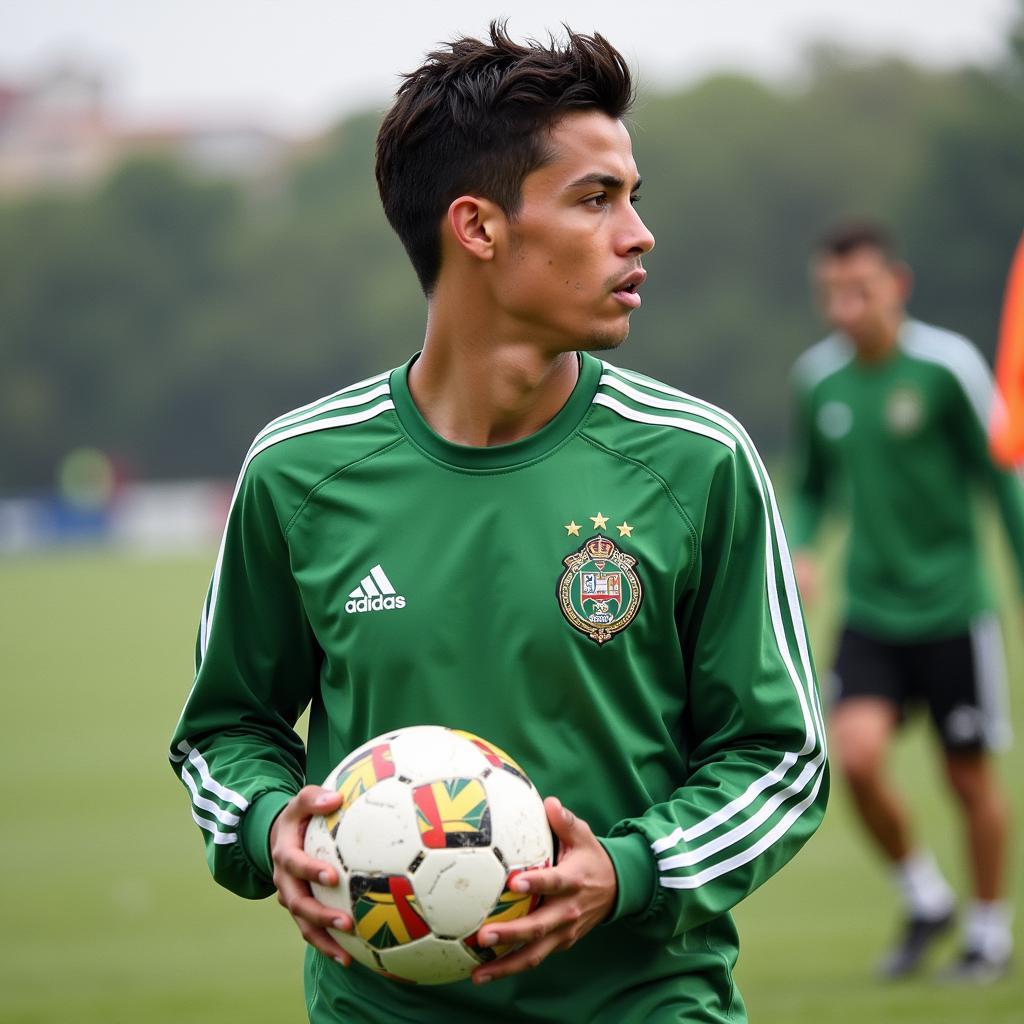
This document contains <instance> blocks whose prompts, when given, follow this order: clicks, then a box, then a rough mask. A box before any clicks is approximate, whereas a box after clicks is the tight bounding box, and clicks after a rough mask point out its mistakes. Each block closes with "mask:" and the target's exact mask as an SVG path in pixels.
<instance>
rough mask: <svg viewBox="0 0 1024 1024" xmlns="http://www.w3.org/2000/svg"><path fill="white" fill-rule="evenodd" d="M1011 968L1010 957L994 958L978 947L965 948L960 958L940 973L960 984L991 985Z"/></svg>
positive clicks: (945, 979)
mask: <svg viewBox="0 0 1024 1024" xmlns="http://www.w3.org/2000/svg"><path fill="white" fill-rule="evenodd" d="M1009 969H1010V958H1009V956H1004V957H1001V958H993V957H990V956H986V955H985V954H984V953H982V952H981V951H980V950H977V949H965V950H964V951H963V952H962V953H961V954H960V957H959V959H957V960H956V962H955V963H953V964H952V965H951V966H949V967H947V968H946V970H944V971H943V972H942V974H941V975H940V977H941V979H942V980H943V981H949V982H955V983H958V984H973V985H989V984H991V983H992V982H993V981H998V980H999V979H1000V978H1001V977H1003V975H1004V974H1006V973H1007V972H1008V971H1009Z"/></svg>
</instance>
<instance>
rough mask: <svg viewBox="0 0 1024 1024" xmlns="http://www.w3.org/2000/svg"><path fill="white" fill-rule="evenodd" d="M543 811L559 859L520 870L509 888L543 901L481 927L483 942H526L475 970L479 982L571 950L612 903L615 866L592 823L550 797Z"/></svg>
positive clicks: (605, 914)
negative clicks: (512, 917)
mask: <svg viewBox="0 0 1024 1024" xmlns="http://www.w3.org/2000/svg"><path fill="white" fill-rule="evenodd" d="M544 809H545V810H546V811H547V815H548V822H549V823H550V825H551V831H552V832H554V833H555V835H556V836H557V837H558V843H559V853H558V863H557V865H556V866H555V867H553V868H538V869H537V870H535V871H524V872H523V873H522V874H521V875H519V877H518V878H516V879H515V880H514V881H513V882H512V888H513V889H515V890H518V891H519V892H531V893H537V894H538V895H540V896H543V897H544V902H543V903H542V904H541V905H540V906H539V907H538V908H537V909H536V910H535V911H534V912H533V913H532V914H527V915H526V916H525V917H521V918H519V919H518V920H514V921H502V922H501V923H496V924H486V925H484V926H483V928H481V929H480V932H479V941H480V944H481V945H482V946H498V945H505V944H506V943H509V944H515V943H520V942H522V943H525V945H524V946H522V947H521V948H520V949H517V950H514V951H513V952H511V953H508V954H506V955H505V956H503V957H500V958H499V959H497V960H493V961H492V962H491V963H488V964H483V965H481V966H480V967H478V968H477V969H476V970H475V971H473V981H475V982H476V983H477V984H481V985H482V984H483V983H484V982H488V981H491V980H493V979H494V978H505V977H507V976H508V975H510V974H519V973H520V972H522V971H529V970H532V969H533V968H534V967H537V966H538V965H539V964H540V963H542V962H543V961H544V960H546V959H547V958H548V956H550V955H551V954H552V953H554V952H556V951H557V950H562V949H569V948H570V947H571V946H574V945H575V944H576V943H577V942H578V941H579V940H580V939H581V938H582V937H583V936H584V935H586V934H587V932H589V931H590V930H591V928H593V927H594V926H595V925H598V924H600V923H601V922H602V921H603V920H604V919H605V918H606V917H607V916H608V914H609V912H610V911H611V909H612V907H613V906H614V904H615V896H616V892H617V882H616V878H615V868H614V866H613V865H612V862H611V858H609V856H608V854H607V853H605V849H604V847H603V846H602V845H601V844H600V843H599V842H598V841H597V839H596V838H595V837H594V833H593V832H591V830H590V826H589V825H588V824H587V823H586V822H585V821H583V820H582V819H581V818H577V817H576V815H574V814H573V813H572V812H571V811H570V810H568V809H567V808H565V807H563V806H562V804H561V802H560V801H559V800H557V799H556V798H555V797H553V796H549V797H548V798H547V799H546V800H545V801H544Z"/></svg>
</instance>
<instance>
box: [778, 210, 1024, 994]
mask: <svg viewBox="0 0 1024 1024" xmlns="http://www.w3.org/2000/svg"><path fill="white" fill-rule="evenodd" d="M813 273H814V279H815V285H816V288H817V291H818V297H819V299H820V303H821V307H822V310H823V312H824V316H825V319H826V320H827V321H828V322H829V323H830V324H831V325H832V327H833V328H834V329H835V332H834V333H833V334H831V335H830V336H829V337H827V338H826V339H825V340H824V341H822V342H820V343H819V344H817V345H815V346H814V347H813V348H811V349H810V350H809V351H808V352H806V353H805V354H804V355H803V356H802V357H801V358H800V360H798V362H797V364H796V367H795V371H794V379H795V384H796V402H797V417H796V420H797V431H796V432H797V442H798V453H799V467H798V473H797V481H796V505H795V510H794V517H793V522H792V523H791V527H792V531H793V544H794V549H796V554H795V556H794V562H795V564H796V567H797V576H798V578H799V579H800V584H801V589H802V590H803V593H804V597H805V599H807V600H811V599H813V597H814V595H815V592H816V589H817V582H816V576H817V573H816V569H815V563H814V561H813V559H812V557H811V556H810V554H809V553H808V552H807V551H806V550H805V549H806V547H807V545H809V544H810V543H811V541H812V539H813V537H814V533H815V529H816V526H817V524H818V522H819V520H820V518H821V515H822V511H823V509H824V507H825V505H826V502H827V500H828V499H829V498H830V497H832V496H834V495H835V494H836V493H838V492H840V491H841V492H842V494H843V495H844V496H845V497H846V504H847V506H848V512H849V517H850V520H851V527H852V530H851V537H850V546H849V564H848V572H847V609H846V628H845V630H844V632H843V634H842V637H841V640H840V643H839V652H838V656H837V660H836V666H835V673H834V674H835V677H836V680H837V687H838V690H837V693H836V694H835V701H836V703H835V707H834V710H833V712H832V715H831V727H832V733H833V737H834V741H835V743H836V745H837V749H838V756H839V760H840V764H841V767H842V771H843V774H844V775H845V776H846V778H847V780H848V782H849V784H850V791H851V794H852V796H853V800H854V805H855V807H856V808H857V811H858V812H859V815H860V817H861V818H862V820H863V822H864V825H865V826H866V828H867V831H868V833H869V835H870V836H871V838H872V839H873V840H874V842H875V843H876V844H877V846H878V847H879V848H880V850H881V851H882V853H883V855H884V856H885V857H886V859H887V860H888V861H889V862H890V864H891V865H892V868H893V875H894V879H895V881H896V882H897V884H898V886H899V889H900V891H901V892H902V894H903V898H904V901H905V905H906V918H907V920H906V922H905V927H904V932H903V935H902V937H901V939H900V941H899V943H898V944H897V945H896V947H895V948H894V949H893V950H892V951H891V952H890V953H889V954H888V955H887V956H886V957H885V959H884V960H883V961H882V964H881V968H880V969H881V972H882V974H883V975H884V976H887V977H892V978H895V977H900V976H902V975H905V974H907V973H909V972H911V971H913V970H915V969H916V968H917V967H918V966H919V965H920V964H921V961H922V958H923V956H924V954H925V952H926V951H927V949H928V947H929V945H930V944H931V943H932V941H933V940H934V939H935V938H937V937H938V936H939V935H940V934H941V933H942V932H943V931H945V930H946V929H948V928H949V927H950V926H951V924H952V921H953V911H954V898H953V893H952V891H951V889H950V887H949V885H948V884H947V883H946V881H945V879H944V878H943V876H942V875H941V873H940V872H939V869H938V867H937V866H936V864H935V861H934V859H933V858H932V856H931V855H930V854H929V853H928V852H927V851H926V850H924V849H921V848H919V846H918V844H917V841H916V840H915V838H914V834H913V830H912V827H911V823H910V820H909V815H908V812H907V810H906V808H905V806H904V804H903V802H902V801H901V799H900V797H899V796H898V794H897V792H896V789H895V788H894V787H893V785H892V784H891V782H890V780H889V779H888V777H887V776H886V773H885V760H886V754H887V752H888V748H889V744H890V741H891V740H892V738H893V734H894V732H895V730H896V729H897V728H898V726H899V725H900V724H901V723H902V721H903V719H904V717H905V715H906V713H907V711H908V710H909V709H910V708H911V707H912V706H913V705H916V704H924V705H925V706H927V708H928V711H929V713H930V715H931V718H932V721H933V723H934V725H935V727H936V729H937V730H938V733H939V736H940V739H941V742H942V750H943V767H944V769H945V775H946V779H947V781H948V783H949V785H950V786H951V788H952V790H953V792H954V793H955V795H956V797H957V799H958V801H959V804H960V807H961V809H962V811H963V813H964V818H965V824H966V831H967V849H968V852H969V859H970V869H971V875H972V878H973V884H974V902H972V903H971V904H970V906H969V908H968V912H967V915H966V935H965V940H966V941H965V946H964V950H963V953H962V956H961V958H960V960H959V962H958V964H957V965H955V967H954V969H953V970H952V971H951V972H950V973H951V974H952V976H953V977H957V978H964V979H988V978H992V977H995V976H997V975H999V974H1000V973H1002V971H1003V970H1004V969H1005V967H1006V965H1007V963H1008V961H1009V956H1010V947H1011V937H1010V923H1009V908H1008V906H1007V903H1006V901H1005V900H1006V893H1005V887H1006V869H1007V862H1006V858H1007V832H1008V828H1009V825H1008V818H1007V806H1006V800H1005V798H1004V796H1003V793H1002V791H1001V789H1000V787H999V784H998V782H997V779H996V776H995V774H994V772H993V768H992V765H991V763H990V759H989V757H988V752H989V751H991V750H993V749H995V748H998V747H1000V746H1002V745H1003V744H1005V743H1006V742H1007V740H1008V738H1009V719H1008V715H1007V709H1006V705H1005V702H1004V689H1005V680H1004V667H1003V661H1002V650H1001V643H1000V637H999V626H998V623H997V620H996V617H995V615H994V614H993V612H992V610H991V609H992V604H991V599H990V595H989V591H988V587H987V585H986V582H985V580H984V577H983V572H982V566H981V561H980V557H979V551H978V538H977V528H976V524H975V520H974V514H973V508H972V500H973V493H972V492H973V491H974V490H975V489H976V488H975V485H977V484H980V485H982V486H984V487H986V488H988V489H989V490H990V491H991V492H992V493H993V494H994V495H995V497H996V499H997V501H998V504H999V508H1000V510H1001V512H1002V517H1003V521H1004V522H1005V524H1006V528H1007V530H1008V532H1009V536H1010V540H1011V542H1012V545H1013V550H1014V553H1015V555H1016V559H1017V563H1018V567H1019V568H1020V570H1021V572H1022V574H1024V501H1022V492H1021V487H1020V483H1019V481H1018V480H1017V478H1016V477H1015V476H1014V475H1013V474H1011V473H1008V472H1005V471H1002V470H1000V469H998V468H997V467H996V466H995V465H994V464H993V462H992V460H991V458H990V457H989V453H988V447H987V433H986V431H987V425H988V422H989V413H990V407H991V403H992V400H993V397H992V396H993V391H992V382H991V376H990V374H989V372H988V369H987V367H986V365H985V363H984V360H983V359H982V358H981V356H980V355H979V354H978V353H977V351H976V350H975V349H974V348H973V347H972V346H971V345H970V344H969V343H968V342H967V341H965V340H964V339H963V338H961V337H959V336H958V335H955V334H951V333H950V332H949V331H943V330H939V329H938V328H936V327H929V326H927V325H926V324H922V323H919V322H918V321H916V320H911V319H908V318H907V315H906V312H905V308H904V306H905V303H906V300H907V297H908V295H909V292H910V271H909V269H908V268H907V267H906V265H905V264H903V263H901V262H900V261H899V260H898V259H897V258H896V255H895V253H894V250H893V244H892V241H891V240H890V238H889V236H888V234H887V233H886V232H885V231H884V229H882V228H880V227H878V226H875V225H872V224H867V223H863V224H859V223H858V224H847V225H842V226H840V227H838V228H836V229H835V230H834V231H833V232H832V233H830V234H829V235H827V236H826V237H825V238H824V239H823V241H822V243H821V245H820V247H819V249H818V251H817V254H816V256H815V259H814V264H813Z"/></svg>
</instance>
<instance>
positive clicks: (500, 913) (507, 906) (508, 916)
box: [465, 862, 550, 962]
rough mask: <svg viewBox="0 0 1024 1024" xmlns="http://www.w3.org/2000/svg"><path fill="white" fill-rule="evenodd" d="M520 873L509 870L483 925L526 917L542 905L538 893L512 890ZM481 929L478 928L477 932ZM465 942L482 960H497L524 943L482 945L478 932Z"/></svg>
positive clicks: (540, 865) (546, 864)
mask: <svg viewBox="0 0 1024 1024" xmlns="http://www.w3.org/2000/svg"><path fill="white" fill-rule="evenodd" d="M549 864H550V862H546V863H544V864H536V865H534V867H548V866H549ZM519 874H522V872H521V871H510V872H509V874H508V878H506V880H505V885H504V887H503V889H502V891H501V895H500V896H499V897H498V899H497V900H496V901H495V903H494V906H493V907H492V908H491V911H490V913H489V914H488V915H487V916H486V917H485V918H484V920H483V921H482V922H481V925H480V926H481V927H483V925H484V924H495V923H497V922H498V921H515V920H516V919H517V918H520V917H526V915H527V914H529V913H532V912H533V911H534V910H536V909H537V907H538V906H540V897H539V896H538V895H537V894H536V893H528V892H514V891H513V890H512V888H511V885H512V881H513V879H514V878H515V877H516V876H517V875H519ZM479 930H480V929H479V928H478V929H477V932H479ZM465 944H466V946H467V947H468V948H469V949H470V951H471V952H473V953H474V954H475V955H476V956H477V957H478V958H479V959H480V961H481V962H486V961H489V960H496V959H497V958H498V957H499V956H504V955H505V954H506V953H510V952H511V951H512V950H513V949H518V948H519V946H521V945H522V943H513V942H510V943H506V944H504V945H498V946H481V945H479V943H478V942H477V937H476V933H474V934H472V935H470V936H469V937H468V938H467V939H466V940H465Z"/></svg>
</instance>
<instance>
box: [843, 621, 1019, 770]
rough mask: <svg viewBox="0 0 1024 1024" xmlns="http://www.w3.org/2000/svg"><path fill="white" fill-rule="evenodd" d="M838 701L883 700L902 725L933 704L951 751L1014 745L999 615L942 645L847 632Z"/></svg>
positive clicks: (941, 641) (934, 715) (941, 733)
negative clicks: (890, 706) (893, 708)
mask: <svg viewBox="0 0 1024 1024" xmlns="http://www.w3.org/2000/svg"><path fill="white" fill-rule="evenodd" d="M833 682H834V685H835V692H834V694H833V700H834V701H835V702H836V703H839V702H841V701H844V700H849V699H850V698H853V697H879V698H881V699H883V700H887V701H890V702H891V703H893V704H894V705H895V706H896V708H897V710H898V713H899V716H900V721H901V722H902V721H903V720H904V719H905V718H906V717H907V716H908V715H909V714H910V713H911V712H913V711H914V710H915V709H916V708H917V707H919V706H920V705H924V706H925V707H927V709H928V711H929V713H930V715H931V719H932V722H933V723H934V724H935V728H936V730H937V731H938V733H939V736H940V737H941V738H942V744H943V746H944V747H945V748H946V749H947V750H953V751H958V752H963V753H968V752H972V751H981V750H997V749H1001V748H1003V747H1006V746H1007V745H1008V744H1009V741H1010V735H1011V732H1010V716H1009V709H1008V707H1007V702H1006V668H1005V663H1004V660H1003V645H1002V636H1001V634H1000V630H999V623H998V621H997V620H996V617H995V616H994V615H985V616H982V617H981V618H979V619H976V620H975V621H974V622H973V623H972V624H971V628H970V629H969V630H968V632H966V633H958V634H957V635H956V636H949V637H942V638H941V639H938V640H920V641H912V642H894V641H892V640H882V639H880V638H878V637H876V636H869V635H868V634H866V633H862V632H860V631H859V630H856V629H851V628H849V627H847V628H846V629H845V630H844V631H843V635H842V637H841V639H840V641H839V653H838V655H837V656H836V664H835V668H834V670H833Z"/></svg>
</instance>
